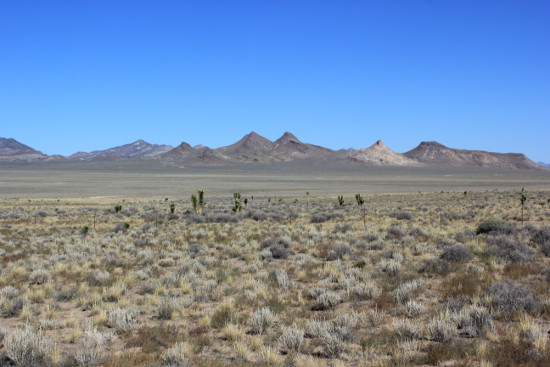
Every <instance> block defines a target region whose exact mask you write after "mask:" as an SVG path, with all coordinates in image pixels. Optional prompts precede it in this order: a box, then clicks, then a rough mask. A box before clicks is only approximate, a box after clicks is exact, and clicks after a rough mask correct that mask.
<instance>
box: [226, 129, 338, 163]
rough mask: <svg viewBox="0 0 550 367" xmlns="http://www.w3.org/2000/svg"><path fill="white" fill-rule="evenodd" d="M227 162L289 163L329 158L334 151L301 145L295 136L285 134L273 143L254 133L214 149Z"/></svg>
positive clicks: (310, 145)
mask: <svg viewBox="0 0 550 367" xmlns="http://www.w3.org/2000/svg"><path fill="white" fill-rule="evenodd" d="M216 152H218V153H220V154H222V155H223V156H225V157H227V159H228V160H235V161H238V162H260V163H267V162H289V161H293V160H296V159H306V158H318V159H321V158H329V157H330V155H331V154H334V151H332V150H330V149H327V148H323V147H320V146H317V145H312V144H306V143H302V142H301V141H300V140H299V139H298V138H297V137H296V136H294V135H293V134H291V133H289V132H285V133H284V134H283V135H282V136H281V137H280V138H279V139H277V140H275V141H274V142H273V141H271V140H269V139H266V138H264V137H263V136H261V135H258V134H257V133H255V132H251V133H250V134H247V135H245V136H244V137H243V138H242V139H240V140H239V141H238V142H236V143H234V144H231V145H228V146H225V147H221V148H218V149H216Z"/></svg>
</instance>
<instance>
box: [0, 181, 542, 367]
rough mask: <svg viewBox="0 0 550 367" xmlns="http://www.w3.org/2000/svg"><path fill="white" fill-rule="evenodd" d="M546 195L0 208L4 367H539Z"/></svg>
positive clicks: (2, 204)
mask: <svg viewBox="0 0 550 367" xmlns="http://www.w3.org/2000/svg"><path fill="white" fill-rule="evenodd" d="M549 196H550V194H549V192H547V191H529V192H527V197H528V200H527V202H526V207H525V217H526V222H525V224H524V225H523V226H522V224H521V222H520V221H519V219H520V217H519V213H520V204H519V195H518V193H517V192H503V191H491V192H488V191H482V192H481V191H480V192H475V191H468V193H467V195H464V194H463V192H462V191H461V192H456V193H455V192H442V193H429V194H426V193H415V194H391V195H390V194H383V195H370V196H369V195H364V198H365V204H364V205H365V208H366V226H363V211H362V209H361V208H359V207H357V206H354V205H345V206H340V205H339V204H338V201H337V199H336V197H317V198H316V197H307V198H306V196H305V193H304V197H303V198H298V199H296V198H284V197H275V196H272V197H261V196H258V195H255V196H254V198H252V195H245V194H244V193H243V198H244V197H247V198H248V201H247V205H246V207H243V209H242V211H241V212H240V213H236V214H234V213H233V212H232V210H231V208H232V205H233V201H232V198H231V197H228V198H225V199H224V198H216V199H209V198H208V193H207V196H206V206H205V208H204V209H203V211H202V213H201V214H200V215H199V214H195V213H194V211H193V210H192V208H191V203H190V200H180V199H174V198H167V200H165V199H164V198H161V199H155V198H148V199H125V200H115V199H108V198H103V199H97V200H91V199H78V200H77V199H72V200H71V199H63V200H46V199H44V200H38V199H32V200H15V199H13V200H3V201H0V264H1V267H0V317H1V318H0V345H2V347H1V348H0V358H1V360H2V362H1V363H4V362H6V363H9V362H10V361H11V362H13V363H16V364H17V363H19V365H24V364H25V363H27V364H29V363H31V364H32V363H35V362H36V361H38V362H36V363H40V364H43V365H52V366H55V365H57V366H78V365H81V366H92V365H97V366H151V365H154V366H165V365H170V364H172V365H197V366H214V365H215V366H218V365H228V364H231V365H238V366H248V365H276V366H279V365H281V366H282V365H287V364H294V365H297V366H298V365H301V366H313V365H315V366H325V365H342V366H343V365H359V366H361V365H369V363H371V362H372V363H375V364H376V363H378V364H379V365H454V366H477V365H483V366H501V365H515V364H521V365H524V366H539V365H540V366H542V365H547V364H548V362H549V361H550V351H549V348H550V347H549V345H550V344H549V343H547V338H548V331H549V330H550V320H549V316H548V315H549V313H548V312H547V311H548V310H550V294H549V287H548V281H549V279H550V267H549V261H550V258H549V257H547V256H546V255H545V252H544V251H545V250H544V249H545V244H546V237H545V233H547V232H548V233H550V232H549V231H546V230H543V231H541V229H544V228H545V226H548V225H550V205H549V204H548V202H547V199H548V197H549ZM345 199H346V200H345V202H348V203H352V202H354V200H353V196H350V197H349V198H348V197H346V198H345ZM171 204H175V208H176V210H175V213H174V215H170V214H171V213H170V205H171ZM116 205H120V206H121V210H120V211H119V212H116V211H115V209H114V208H115V206H116ZM94 218H95V224H94ZM493 219H496V220H493ZM488 220H492V221H488ZM481 223H483V225H482V230H481V231H480V230H479V228H480V224H481ZM497 227H498V228H497ZM495 228H496V229H495ZM493 230H494V231H493ZM476 231H477V233H476ZM492 231H493V232H494V233H493V232H492ZM518 295H520V296H521V300H522V302H518V300H517V296H518ZM25 348H26V349H25ZM25 350H32V351H33V353H34V354H32V353H30V354H27V353H25ZM32 358H34V359H32ZM31 359H32V360H31Z"/></svg>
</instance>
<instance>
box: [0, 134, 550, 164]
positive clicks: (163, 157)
mask: <svg viewBox="0 0 550 367" xmlns="http://www.w3.org/2000/svg"><path fill="white" fill-rule="evenodd" d="M130 160H134V161H136V160H137V161H154V163H153V164H157V165H166V164H171V165H177V166H185V167H233V168H234V167H236V166H240V165H243V164H248V165H256V166H257V165H258V164H264V165H267V166H264V167H263V168H269V165H270V164H274V163H282V162H297V164H302V165H304V164H312V163H315V164H316V165H319V164H322V165H336V166H340V165H342V164H345V165H347V164H352V163H354V164H360V165H362V166H402V167H418V166H426V167H427V166H438V165H441V166H456V167H484V168H494V169H521V170H530V169H535V170H541V169H546V168H548V167H545V166H544V165H541V164H539V163H535V162H534V161H532V160H530V159H529V158H528V157H527V156H525V155H524V154H521V153H494V152H486V151H483V150H464V149H454V148H449V147H446V146H444V145H442V144H440V143H438V142H435V141H429V142H421V143H420V144H419V145H418V146H417V147H416V148H414V149H412V150H410V151H408V152H405V153H398V152H395V151H393V150H392V149H390V148H388V147H387V146H386V145H385V144H384V142H382V141H381V140H378V141H376V143H374V144H373V145H371V146H370V147H368V148H363V149H358V150H356V149H339V150H332V149H329V148H325V147H322V146H318V145H314V144H308V143H303V142H302V141H300V140H299V139H298V138H297V137H296V136H294V135H293V134H292V133H289V132H285V133H284V134H283V135H282V136H281V137H280V138H279V139H277V140H275V141H271V140H269V139H266V138H264V137H263V136H260V135H258V134H256V133H255V132H250V133H249V134H246V135H245V136H244V137H242V138H241V139H240V140H239V141H237V142H236V143H233V144H231V145H228V146H223V147H219V148H215V149H212V148H209V147H206V146H204V145H196V146H194V147H192V146H191V145H190V144H188V143H186V142H182V143H181V144H179V145H178V146H177V147H175V148H174V147H172V146H170V145H158V144H150V143H148V142H146V141H144V140H137V141H135V142H133V143H130V144H125V145H121V146H117V147H114V148H109V149H106V150H96V151H92V152H77V153H74V154H72V155H70V156H68V157H66V156H61V155H53V156H48V155H46V154H42V153H41V152H39V151H37V150H34V149H32V148H30V147H28V146H27V145H24V144H21V143H19V142H18V141H16V140H14V139H5V138H0V162H16V163H31V162H34V163H37V162H58V163H59V162H67V161H101V162H109V161H130Z"/></svg>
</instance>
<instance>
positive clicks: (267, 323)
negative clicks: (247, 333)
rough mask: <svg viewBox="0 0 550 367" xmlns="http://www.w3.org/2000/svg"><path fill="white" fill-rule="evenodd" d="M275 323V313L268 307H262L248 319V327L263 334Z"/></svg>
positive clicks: (255, 332)
mask: <svg viewBox="0 0 550 367" xmlns="http://www.w3.org/2000/svg"><path fill="white" fill-rule="evenodd" d="M274 323H275V315H274V314H273V312H271V310H270V309H269V308H267V307H263V308H260V309H258V310H256V311H254V313H252V315H250V318H249V319H248V323H247V325H248V327H249V328H250V330H251V331H252V333H254V334H260V335H261V334H263V333H264V332H265V331H267V329H269V328H270V327H271V326H272V325H273V324H274Z"/></svg>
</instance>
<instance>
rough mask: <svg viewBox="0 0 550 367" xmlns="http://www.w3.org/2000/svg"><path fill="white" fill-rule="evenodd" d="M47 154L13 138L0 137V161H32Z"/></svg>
mask: <svg viewBox="0 0 550 367" xmlns="http://www.w3.org/2000/svg"><path fill="white" fill-rule="evenodd" d="M47 157H48V156H47V155H46V154H43V153H42V152H39V151H38V150H35V149H33V148H31V147H29V146H27V145H25V144H22V143H20V142H18V141H17V140H15V139H11V138H10V139H6V138H0V161H33V160H40V159H45V158H47Z"/></svg>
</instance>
